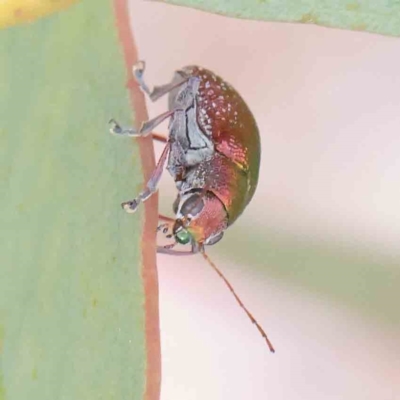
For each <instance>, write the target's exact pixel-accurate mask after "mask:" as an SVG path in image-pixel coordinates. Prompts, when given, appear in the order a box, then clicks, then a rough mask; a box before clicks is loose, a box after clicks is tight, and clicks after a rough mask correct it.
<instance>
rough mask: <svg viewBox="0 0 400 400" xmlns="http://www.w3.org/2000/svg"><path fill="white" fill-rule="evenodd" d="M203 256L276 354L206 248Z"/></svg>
mask: <svg viewBox="0 0 400 400" xmlns="http://www.w3.org/2000/svg"><path fill="white" fill-rule="evenodd" d="M200 251H201V254H202V255H203V257H204V259H205V260H206V261H207V262H208V264H210V266H211V268H213V269H214V271H215V272H216V273H217V274H218V275H219V276H220V277H221V278H222V280H223V281H224V282H225V284H226V286H228V288H229V290H230V291H231V293H232V294H233V297H234V298H235V299H236V301H237V302H238V304H239V306H240V307H242V308H243V310H244V312H245V313H246V314H247V316H248V317H249V318H250V321H251V322H252V323H253V324H254V325H255V326H256V328H257V329H258V331H259V332H260V333H261V336H262V337H263V338H264V339H265V341H266V342H267V345H268V347H269V350H270V351H271V352H272V353H275V349H274V346H272V343H271V342H270V340H269V339H268V336H267V334H266V333H265V331H264V329H263V328H262V326H261V325H260V324H259V323H258V322H257V320H256V319H255V318H254V317H253V315H252V314H251V312H250V311H249V310H248V309H247V308H246V306H245V305H244V304H243V302H242V300H240V297H239V296H238V295H237V294H236V292H235V290H234V289H233V286H232V285H231V284H230V283H229V281H228V279H226V278H225V276H224V274H223V273H222V272H221V271H220V270H219V268H218V267H217V266H216V265H215V264H214V263H213V262H212V261H211V259H210V257H209V256H208V255H207V254H206V252H205V251H204V247H203V248H202V249H201V250H200Z"/></svg>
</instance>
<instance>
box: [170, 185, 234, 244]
mask: <svg viewBox="0 0 400 400" xmlns="http://www.w3.org/2000/svg"><path fill="white" fill-rule="evenodd" d="M175 212H176V220H175V223H174V226H173V230H172V231H173V234H174V236H175V239H176V241H177V242H178V243H180V244H191V245H192V246H194V247H195V248H198V247H199V246H200V247H201V246H203V245H213V244H215V243H217V242H218V241H219V240H221V238H222V236H223V234H224V230H225V229H226V228H227V226H228V215H227V212H226V209H225V207H224V205H223V204H222V202H221V200H219V199H218V197H217V196H215V195H214V194H213V193H212V192H210V191H190V192H188V193H185V194H183V195H181V196H180V197H178V199H177V202H176V204H175Z"/></svg>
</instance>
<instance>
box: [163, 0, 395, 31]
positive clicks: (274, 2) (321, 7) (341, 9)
mask: <svg viewBox="0 0 400 400" xmlns="http://www.w3.org/2000/svg"><path fill="white" fill-rule="evenodd" d="M158 1H161V2H163V3H170V4H176V5H180V6H186V7H192V8H197V9H199V10H203V11H209V12H212V13H216V14H222V15H226V16H230V17H236V18H245V19H255V20H262V21H280V22H301V23H307V24H316V25H322V26H328V27H332V28H342V29H350V30H355V31H366V32H373V33H380V34H382V35H390V36H400V0H385V1H383V0H378V1H377V0H358V1H354V0H337V1H331V0H306V1H298V0H287V1H282V0H246V1H243V0H158Z"/></svg>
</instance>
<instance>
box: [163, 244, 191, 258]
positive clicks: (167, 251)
mask: <svg viewBox="0 0 400 400" xmlns="http://www.w3.org/2000/svg"><path fill="white" fill-rule="evenodd" d="M157 253H159V254H168V255H170V256H192V255H194V254H196V252H195V251H193V249H192V250H186V251H179V250H174V249H171V248H168V247H165V246H157Z"/></svg>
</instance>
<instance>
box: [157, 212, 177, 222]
mask: <svg viewBox="0 0 400 400" xmlns="http://www.w3.org/2000/svg"><path fill="white" fill-rule="evenodd" d="M158 219H160V220H161V221H165V222H169V223H171V224H172V223H174V222H175V219H174V218H171V217H167V216H166V215H163V214H159V215H158Z"/></svg>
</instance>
